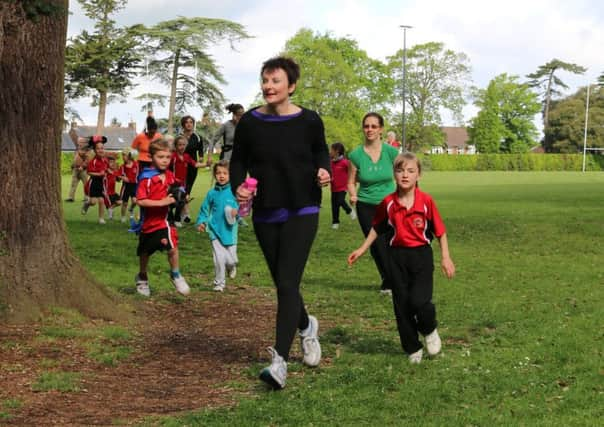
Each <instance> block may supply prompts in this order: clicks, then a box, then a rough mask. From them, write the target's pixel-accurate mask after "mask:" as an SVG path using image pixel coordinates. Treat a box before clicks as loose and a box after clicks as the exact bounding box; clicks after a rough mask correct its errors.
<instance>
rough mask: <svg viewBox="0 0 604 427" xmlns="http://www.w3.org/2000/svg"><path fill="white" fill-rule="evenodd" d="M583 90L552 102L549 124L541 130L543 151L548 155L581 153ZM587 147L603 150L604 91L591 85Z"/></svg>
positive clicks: (583, 114)
mask: <svg viewBox="0 0 604 427" xmlns="http://www.w3.org/2000/svg"><path fill="white" fill-rule="evenodd" d="M586 96H587V87H582V88H580V89H579V90H578V91H577V92H576V93H574V94H572V95H570V96H567V97H565V98H563V99H560V100H556V101H553V102H552V105H551V110H550V116H549V120H550V125H549V126H548V128H547V129H546V130H545V139H544V148H545V150H546V151H547V152H550V153H576V152H581V151H582V150H583V139H584V132H585V101H586V100H585V98H586ZM587 147H592V148H593V147H599V148H603V147H604V88H602V87H601V86H599V85H592V86H591V89H590V95H589V116H588V120H587Z"/></svg>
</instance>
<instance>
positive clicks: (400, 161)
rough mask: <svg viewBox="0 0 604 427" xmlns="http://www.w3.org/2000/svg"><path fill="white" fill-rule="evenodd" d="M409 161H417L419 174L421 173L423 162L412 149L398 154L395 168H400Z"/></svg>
mask: <svg viewBox="0 0 604 427" xmlns="http://www.w3.org/2000/svg"><path fill="white" fill-rule="evenodd" d="M407 162H415V164H417V172H418V174H419V175H421V173H422V162H421V161H420V160H419V158H418V157H417V156H416V155H415V154H413V153H412V152H410V151H406V152H404V153H402V154H399V155H398V156H396V158H395V159H394V164H393V170H397V169H399V168H400V167H401V166H404V165H405V163H407Z"/></svg>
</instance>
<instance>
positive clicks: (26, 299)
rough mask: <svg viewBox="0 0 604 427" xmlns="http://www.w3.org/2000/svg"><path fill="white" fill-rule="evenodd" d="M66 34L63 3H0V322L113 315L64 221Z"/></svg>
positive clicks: (56, 0)
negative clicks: (51, 312) (56, 314)
mask: <svg viewBox="0 0 604 427" xmlns="http://www.w3.org/2000/svg"><path fill="white" fill-rule="evenodd" d="M24 6H28V8H27V10H25V9H24ZM66 32H67V0H48V1H41V0H38V1H35V2H34V1H23V2H16V1H10V2H7V1H2V2H0V33H1V36H0V82H2V84H0V123H1V124H2V125H1V126H0V150H1V151H2V153H3V155H4V158H3V159H2V162H0V176H2V177H5V179H2V180H0V193H1V194H2V195H3V200H4V201H6V202H3V203H2V209H0V319H2V321H4V320H13V321H22V320H31V319H38V318H39V314H40V311H43V310H44V309H45V308H49V307H52V306H54V307H57V306H59V307H72V308H77V309H78V310H80V311H81V312H83V313H85V314H90V315H102V316H111V315H112V314H116V311H117V310H118V309H117V308H116V305H115V302H114V301H112V300H111V299H110V298H109V296H108V295H107V294H106V290H105V289H104V287H102V286H101V285H98V284H96V283H95V281H94V279H93V278H92V277H91V275H90V274H88V273H87V272H86V271H85V269H84V268H83V267H82V265H81V264H80V262H79V261H78V259H77V258H76V257H75V256H74V254H73V252H72V251H71V249H70V247H69V243H68V239H67V233H66V230H65V223H64V220H63V211H62V209H61V197H60V194H61V178H60V169H61V168H60V167H59V166H60V159H61V128H62V126H61V125H62V122H63V77H64V75H63V72H64V68H63V65H64V61H65V37H66ZM25 189H27V190H25ZM24 213H26V214H25V215H24Z"/></svg>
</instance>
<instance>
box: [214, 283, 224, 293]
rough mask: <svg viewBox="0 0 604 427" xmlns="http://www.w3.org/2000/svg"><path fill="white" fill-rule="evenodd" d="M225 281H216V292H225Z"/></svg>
mask: <svg viewBox="0 0 604 427" xmlns="http://www.w3.org/2000/svg"><path fill="white" fill-rule="evenodd" d="M224 288H225V286H224V283H214V291H216V292H224Z"/></svg>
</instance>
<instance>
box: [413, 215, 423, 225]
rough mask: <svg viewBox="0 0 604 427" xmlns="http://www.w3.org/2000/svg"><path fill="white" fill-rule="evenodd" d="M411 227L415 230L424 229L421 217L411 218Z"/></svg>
mask: <svg viewBox="0 0 604 427" xmlns="http://www.w3.org/2000/svg"><path fill="white" fill-rule="evenodd" d="M413 225H414V226H415V227H417V228H424V219H423V218H421V217H416V218H413Z"/></svg>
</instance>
